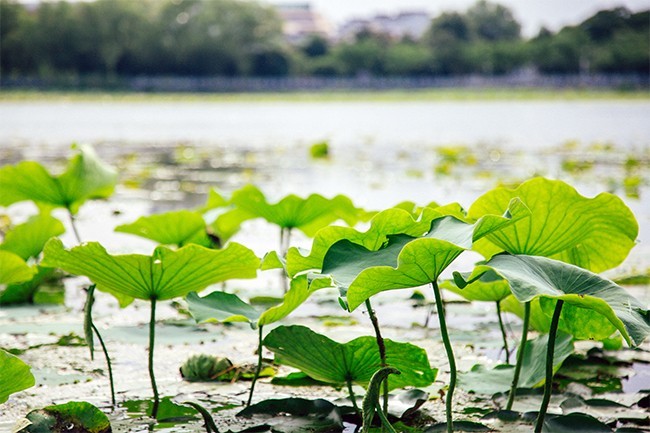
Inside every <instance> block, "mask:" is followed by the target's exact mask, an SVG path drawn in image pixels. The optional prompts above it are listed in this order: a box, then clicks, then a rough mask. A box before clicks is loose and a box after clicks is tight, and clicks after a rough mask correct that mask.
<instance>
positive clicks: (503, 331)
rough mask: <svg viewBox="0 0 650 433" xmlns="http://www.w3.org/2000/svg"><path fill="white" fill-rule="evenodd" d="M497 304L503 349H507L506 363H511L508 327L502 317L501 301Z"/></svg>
mask: <svg viewBox="0 0 650 433" xmlns="http://www.w3.org/2000/svg"><path fill="white" fill-rule="evenodd" d="M496 304H497V317H498V318H499V328H500V329H501V338H503V350H505V351H506V364H510V351H509V349H508V334H506V328H505V327H504V326H503V317H501V304H500V303H499V301H497V302H496Z"/></svg>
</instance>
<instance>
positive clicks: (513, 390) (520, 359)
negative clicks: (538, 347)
mask: <svg viewBox="0 0 650 433" xmlns="http://www.w3.org/2000/svg"><path fill="white" fill-rule="evenodd" d="M529 322H530V301H529V302H526V303H524V324H523V327H522V329H521V342H520V343H519V349H518V350H517V364H516V365H515V372H514V376H513V377H512V385H511V386H510V394H508V403H507V404H506V410H512V405H513V404H514V402H515V396H516V394H517V385H518V384H519V374H520V373H521V367H522V365H523V364H524V352H525V350H526V342H527V341H528V323H529Z"/></svg>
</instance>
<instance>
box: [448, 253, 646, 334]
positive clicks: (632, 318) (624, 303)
mask: <svg viewBox="0 0 650 433" xmlns="http://www.w3.org/2000/svg"><path fill="white" fill-rule="evenodd" d="M489 270H494V271H496V272H497V273H498V274H499V275H501V276H503V277H504V278H505V279H507V280H508V282H509V283H510V288H511V290H512V293H513V294H514V295H515V297H516V298H517V299H518V300H519V301H520V302H527V301H531V300H533V299H535V298H538V297H542V298H551V299H553V300H560V299H561V300H563V301H564V302H565V305H566V306H567V307H570V306H573V307H578V308H582V309H587V310H591V311H590V313H591V314H594V315H598V314H600V315H602V316H604V317H605V318H606V319H607V320H608V321H609V322H610V323H611V324H612V325H613V326H614V327H615V328H616V329H618V330H619V331H620V333H621V334H622V335H623V337H624V338H625V340H626V341H627V343H628V344H629V345H638V344H641V342H642V341H643V340H644V339H645V338H646V337H647V336H648V334H650V312H649V311H648V310H647V309H645V307H644V306H643V304H641V302H639V301H638V300H637V299H636V298H634V297H633V296H631V295H630V294H628V293H627V292H626V291H625V290H624V289H623V288H622V287H620V286H618V285H616V284H615V283H613V282H611V281H609V280H607V279H604V278H602V277H600V276H599V275H596V274H594V273H592V272H589V271H587V270H585V269H582V268H580V267H578V266H574V265H570V264H567V263H564V262H561V261H558V260H553V259H548V258H545V257H536V256H526V255H509V254H499V255H497V256H494V257H492V259H490V260H489V261H488V262H486V263H485V264H484V265H479V266H477V267H476V268H475V269H474V271H473V272H472V276H471V277H470V279H475V278H478V277H479V276H480V275H482V274H483V273H485V272H487V271H489ZM454 278H455V279H456V280H457V281H456V283H457V284H458V285H459V287H462V285H463V284H464V282H465V281H466V280H464V279H463V277H462V276H461V275H460V274H459V273H454ZM543 302H544V301H542V300H540V304H542V303H543ZM567 311H568V312H569V314H571V313H572V310H570V309H567ZM576 314H577V313H576ZM585 315H589V313H586V312H581V313H580V317H581V320H586V319H585V318H584V316H585ZM564 320H565V321H570V320H575V317H574V316H571V317H566V316H565V318H564ZM585 323H591V324H593V322H585Z"/></svg>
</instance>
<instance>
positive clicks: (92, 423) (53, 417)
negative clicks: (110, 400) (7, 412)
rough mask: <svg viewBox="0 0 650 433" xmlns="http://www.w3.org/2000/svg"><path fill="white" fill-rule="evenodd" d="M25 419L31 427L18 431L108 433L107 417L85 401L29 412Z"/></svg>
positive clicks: (34, 432)
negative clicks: (72, 430) (73, 430)
mask: <svg viewBox="0 0 650 433" xmlns="http://www.w3.org/2000/svg"><path fill="white" fill-rule="evenodd" d="M26 418H27V419H28V420H29V421H31V425H29V426H27V427H26V428H24V429H22V430H20V431H21V432H26V433H50V432H63V431H69V430H71V429H70V426H72V428H74V429H75V431H82V432H86V433H110V432H111V423H110V421H109V419H108V417H107V416H106V415H105V414H104V413H103V412H102V411H101V410H99V409H98V408H97V407H95V406H93V405H92V404H90V403H87V402H85V401H71V402H68V403H65V404H58V405H54V406H47V407H44V408H43V409H38V410H34V411H31V412H30V413H28V414H27V416H26Z"/></svg>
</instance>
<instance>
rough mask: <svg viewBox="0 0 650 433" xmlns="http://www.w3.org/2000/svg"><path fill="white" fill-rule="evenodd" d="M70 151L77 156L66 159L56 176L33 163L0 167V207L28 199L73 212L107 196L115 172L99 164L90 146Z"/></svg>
mask: <svg viewBox="0 0 650 433" xmlns="http://www.w3.org/2000/svg"><path fill="white" fill-rule="evenodd" d="M73 148H76V149H77V150H78V151H79V153H77V154H76V155H75V156H73V157H72V158H71V159H70V161H69V163H68V167H67V168H66V171H65V172H64V173H62V174H61V175H60V176H52V175H51V174H50V173H48V172H47V170H45V168H43V166H42V165H41V164H39V163H37V162H34V161H24V162H21V163H18V164H16V165H10V166H6V167H3V168H1V169H0V191H2V194H0V205H2V206H8V205H10V204H13V203H16V202H20V201H25V200H32V201H34V202H37V203H41V204H45V205H49V206H54V207H66V208H68V209H70V210H71V211H72V212H76V210H77V209H78V207H79V206H80V205H81V204H82V203H83V202H84V201H86V200H88V199H91V198H106V197H109V196H110V195H111V194H112V193H113V190H114V189H115V183H116V181H117V172H116V171H115V170H114V169H113V168H111V167H109V166H108V165H106V164H104V163H103V162H102V161H100V160H99V159H98V158H97V155H96V154H95V152H94V150H93V149H92V148H91V147H89V146H73Z"/></svg>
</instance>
